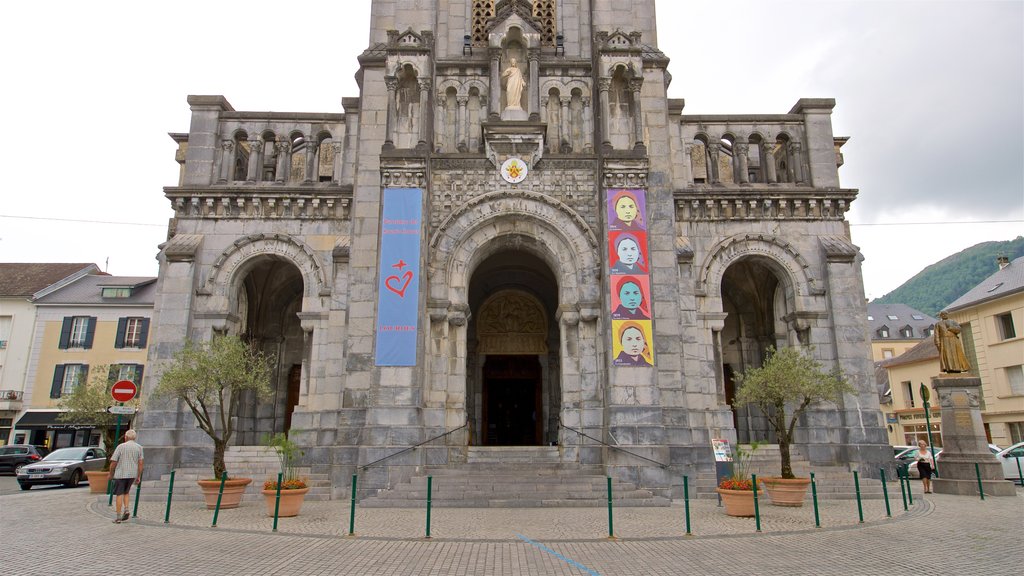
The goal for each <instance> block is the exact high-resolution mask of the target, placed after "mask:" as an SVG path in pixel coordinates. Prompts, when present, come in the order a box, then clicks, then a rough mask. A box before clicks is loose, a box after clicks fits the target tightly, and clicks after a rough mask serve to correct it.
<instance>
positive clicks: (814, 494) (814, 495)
mask: <svg viewBox="0 0 1024 576" xmlns="http://www.w3.org/2000/svg"><path fill="white" fill-rule="evenodd" d="M811 500H812V501H813V502H814V527H815V528H821V515H820V514H819V513H818V484H817V483H816V482H815V481H814V472H811Z"/></svg>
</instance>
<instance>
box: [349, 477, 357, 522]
mask: <svg viewBox="0 0 1024 576" xmlns="http://www.w3.org/2000/svg"><path fill="white" fill-rule="evenodd" d="M356 480H358V478H357V476H356V475H355V474H353V475H352V504H351V505H350V506H349V509H348V535H349V536H355V535H356Z"/></svg>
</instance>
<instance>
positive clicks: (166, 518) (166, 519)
mask: <svg viewBox="0 0 1024 576" xmlns="http://www.w3.org/2000/svg"><path fill="white" fill-rule="evenodd" d="M173 492H174V470H171V481H170V483H169V484H167V509H166V510H165V511H164V524H167V523H168V522H170V521H171V494H172V493H173Z"/></svg>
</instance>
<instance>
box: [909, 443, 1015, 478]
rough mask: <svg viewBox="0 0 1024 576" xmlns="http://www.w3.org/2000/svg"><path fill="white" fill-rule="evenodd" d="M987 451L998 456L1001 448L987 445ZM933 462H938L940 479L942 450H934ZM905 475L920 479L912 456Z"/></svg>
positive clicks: (915, 450)
mask: <svg viewBox="0 0 1024 576" xmlns="http://www.w3.org/2000/svg"><path fill="white" fill-rule="evenodd" d="M988 449H989V451H990V452H992V453H993V454H999V452H1001V451H1002V448H1000V447H999V446H996V445H995V444H989V445H988ZM916 452H917V449H916V448H915V449H914V454H916ZM935 460H936V461H937V462H938V464H937V466H938V468H939V474H940V478H941V474H942V448H936V450H935ZM907 474H909V475H910V477H911V478H920V477H921V473H920V472H918V471H917V460H916V459H915V457H914V455H911V456H910V461H909V464H908V465H907Z"/></svg>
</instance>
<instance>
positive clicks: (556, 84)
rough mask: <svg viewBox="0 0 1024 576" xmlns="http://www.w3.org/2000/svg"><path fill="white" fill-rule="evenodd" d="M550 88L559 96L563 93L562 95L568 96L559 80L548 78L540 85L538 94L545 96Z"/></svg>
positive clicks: (563, 83)
mask: <svg viewBox="0 0 1024 576" xmlns="http://www.w3.org/2000/svg"><path fill="white" fill-rule="evenodd" d="M552 88H554V89H556V90H558V93H559V95H561V94H563V93H564V94H568V93H569V91H568V89H567V87H566V85H565V82H562V81H561V80H558V79H556V78H549V79H547V80H545V81H544V83H543V84H541V85H540V93H541V94H544V95H547V94H548V93H550V92H551V89H552Z"/></svg>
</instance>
